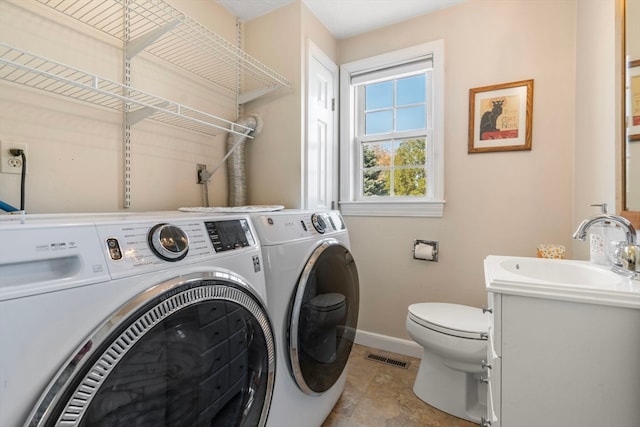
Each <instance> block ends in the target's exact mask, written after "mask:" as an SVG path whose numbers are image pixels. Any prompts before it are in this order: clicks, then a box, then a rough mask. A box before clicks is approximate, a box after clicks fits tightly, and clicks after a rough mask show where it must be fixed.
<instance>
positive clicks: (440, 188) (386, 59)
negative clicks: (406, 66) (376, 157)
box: [340, 40, 445, 217]
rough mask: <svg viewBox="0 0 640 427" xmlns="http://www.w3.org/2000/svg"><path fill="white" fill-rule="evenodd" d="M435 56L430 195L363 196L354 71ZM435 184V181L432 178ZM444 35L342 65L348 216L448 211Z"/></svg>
mask: <svg viewBox="0 0 640 427" xmlns="http://www.w3.org/2000/svg"><path fill="white" fill-rule="evenodd" d="M427 56H430V57H431V58H432V61H433V70H432V71H431V78H432V88H431V89H432V90H431V94H432V98H431V100H430V101H431V104H430V105H429V107H431V108H432V115H431V116H432V119H433V126H432V128H430V132H431V135H430V136H431V140H428V141H427V144H428V146H431V147H432V152H430V153H429V156H428V157H429V160H428V161H430V162H431V163H428V164H427V167H428V168H429V169H428V179H430V180H431V181H432V182H431V184H432V186H431V187H430V188H429V190H430V191H428V195H427V196H425V197H411V198H405V197H385V196H381V197H373V198H366V199H363V198H361V197H360V191H361V188H360V187H361V180H362V178H361V177H360V175H361V173H360V156H361V154H360V153H361V150H360V147H359V143H358V142H357V141H356V131H357V129H356V128H355V126H356V124H355V123H356V120H355V118H356V114H357V112H356V96H357V95H356V92H357V91H356V90H355V85H352V83H351V80H352V76H356V75H358V74H361V73H363V72H368V71H374V70H377V69H384V68H388V67H390V66H395V65H400V64H403V63H409V62H412V61H415V60H416V59H419V58H424V57H427ZM428 185H429V181H428ZM444 204H445V200H444V40H436V41H433V42H430V43H425V44H421V45H418V46H414V47H410V48H406V49H401V50H398V51H395V52H390V53H385V54H382V55H378V56H374V57H371V58H366V59H362V60H358V61H354V62H349V63H347V64H344V65H342V66H341V67H340V210H341V211H342V214H343V215H345V216H417V217H442V216H443V212H444Z"/></svg>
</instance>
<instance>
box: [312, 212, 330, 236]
mask: <svg viewBox="0 0 640 427" xmlns="http://www.w3.org/2000/svg"><path fill="white" fill-rule="evenodd" d="M311 224H313V228H315V229H316V231H317V232H318V233H320V234H324V232H325V231H326V229H327V224H326V223H325V222H324V219H322V217H321V216H320V215H318V214H313V215H311Z"/></svg>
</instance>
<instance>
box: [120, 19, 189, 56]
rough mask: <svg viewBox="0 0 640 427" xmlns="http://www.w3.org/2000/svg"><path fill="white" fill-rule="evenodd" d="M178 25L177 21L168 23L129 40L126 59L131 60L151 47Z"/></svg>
mask: <svg viewBox="0 0 640 427" xmlns="http://www.w3.org/2000/svg"><path fill="white" fill-rule="evenodd" d="M178 24H180V21H179V20H175V21H173V22H169V23H167V24H165V25H163V26H161V27H158V28H156V29H155V30H152V31H149V32H147V33H145V34H143V35H141V36H140V37H138V38H136V39H134V40H131V41H130V42H129V43H128V45H127V57H128V58H133V57H135V56H136V55H137V54H139V53H140V52H142V51H144V50H145V49H146V48H147V47H148V46H150V45H152V44H153V43H154V42H155V41H156V40H158V39H159V38H160V37H162V36H164V35H165V34H166V33H168V32H169V31H171V30H173V29H174V28H175V27H176V26H178Z"/></svg>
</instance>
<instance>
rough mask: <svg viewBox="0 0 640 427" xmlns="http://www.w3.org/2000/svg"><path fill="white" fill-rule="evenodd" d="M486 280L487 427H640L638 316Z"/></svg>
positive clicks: (633, 311) (630, 309) (583, 299)
mask: <svg viewBox="0 0 640 427" xmlns="http://www.w3.org/2000/svg"><path fill="white" fill-rule="evenodd" d="M485 266H486V264H485ZM485 268H486V267H485ZM488 276H489V275H488ZM487 279H488V281H487V291H488V306H489V307H488V310H487V311H489V313H488V315H489V317H490V319H491V322H490V327H489V328H490V329H489V340H488V343H489V345H488V350H487V353H488V354H487V363H488V365H490V368H488V369H487V378H488V380H489V393H488V397H487V400H488V405H487V411H488V413H487V416H486V420H484V421H483V422H484V425H486V426H489V425H490V426H491V427H495V426H501V427H540V426H544V427H602V426H612V427H638V426H640V309H639V308H637V307H625V306H623V307H621V306H616V305H611V304H609V303H604V304H603V303H601V302H599V301H598V300H599V298H597V297H593V298H589V297H588V293H587V294H583V297H580V298H575V297H571V296H570V295H569V294H568V293H567V294H565V295H560V294H557V293H553V292H546V293H547V295H545V292H541V291H540V289H541V288H540V287H537V288H534V289H533V290H532V291H531V292H529V290H530V289H527V286H526V285H522V288H518V286H517V285H515V284H510V285H508V286H501V285H500V283H499V281H493V282H492V281H491V280H490V279H491V278H490V277H487ZM627 285H628V286H629V287H630V289H631V290H638V289H640V284H634V283H631V282H629V283H628V284H627ZM630 305H632V304H630Z"/></svg>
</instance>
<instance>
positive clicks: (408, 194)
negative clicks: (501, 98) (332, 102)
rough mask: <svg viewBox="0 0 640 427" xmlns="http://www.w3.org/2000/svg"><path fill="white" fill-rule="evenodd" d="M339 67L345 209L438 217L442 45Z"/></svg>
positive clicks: (356, 212)
mask: <svg viewBox="0 0 640 427" xmlns="http://www.w3.org/2000/svg"><path fill="white" fill-rule="evenodd" d="M340 72H341V114H342V116H341V141H340V145H341V151H340V153H341V160H340V162H341V180H340V187H341V188H340V194H341V201H340V205H341V209H342V212H343V214H345V215H380V216H387V215H388V216H435V217H438V216H442V212H443V206H444V201H443V200H442V199H443V194H444V191H443V190H444V188H443V184H444V183H443V176H444V167H443V166H444V161H443V154H444V153H443V148H444V143H443V133H442V131H443V123H444V119H443V96H442V95H443V89H442V88H443V87H444V82H443V72H444V47H443V42H442V41H438V42H434V43H428V44H425V45H420V46H416V47H413V48H409V49H403V50H401V51H397V52H393V53H390V54H384V55H380V56H376V57H373V58H368V59H365V60H360V61H356V62H351V63H348V64H345V65H343V66H342V67H341V70H340Z"/></svg>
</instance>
